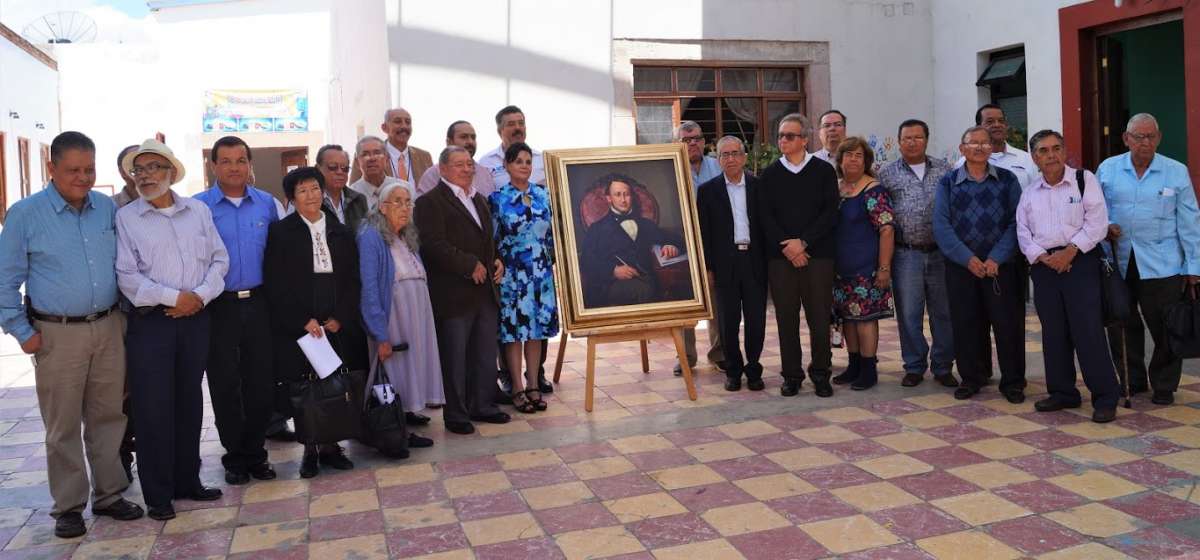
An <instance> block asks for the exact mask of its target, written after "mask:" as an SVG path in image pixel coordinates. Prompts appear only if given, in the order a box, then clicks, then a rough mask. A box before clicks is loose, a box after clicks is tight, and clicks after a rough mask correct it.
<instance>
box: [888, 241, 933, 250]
mask: <svg viewBox="0 0 1200 560" xmlns="http://www.w3.org/2000/svg"><path fill="white" fill-rule="evenodd" d="M896 245H897V246H899V247H900V248H901V249H911V250H913V251H920V252H922V253H932V252H934V251H936V250H938V246H937V244H936V243H930V244H928V245H921V244H917V243H904V242H900V243H897V244H896Z"/></svg>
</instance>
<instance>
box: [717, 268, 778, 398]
mask: <svg viewBox="0 0 1200 560" xmlns="http://www.w3.org/2000/svg"><path fill="white" fill-rule="evenodd" d="M753 261H754V259H753V258H752V257H751V256H750V252H749V251H735V256H734V265H733V269H732V270H730V271H729V276H727V277H723V278H724V279H725V281H723V282H717V283H716V289H715V292H716V294H717V303H716V304H717V306H718V307H719V308H720V309H721V313H719V314H717V319H718V321H719V322H720V329H721V341H722V342H723V343H724V344H723V350H724V353H725V375H726V376H728V377H730V378H732V379H739V378H741V376H742V374H743V373H744V374H745V375H746V378H747V379H760V378H762V365H761V364H759V363H758V359H759V357H760V356H761V355H762V349H763V339H764V338H765V337H766V331H767V286H766V283H765V282H763V279H762V278H756V277H755V275H754V271H755V270H759V269H760V268H761V267H760V266H757V265H756V263H754V262H753ZM743 317H745V321H746V339H745V348H746V353H745V355H743V354H742V350H741V349H740V348H738V330H739V327H740V326H741V322H742V318H743Z"/></svg>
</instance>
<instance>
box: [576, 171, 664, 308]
mask: <svg viewBox="0 0 1200 560" xmlns="http://www.w3.org/2000/svg"><path fill="white" fill-rule="evenodd" d="M604 181H606V182H607V183H608V185H607V186H606V187H605V188H604V196H605V198H606V199H608V205H609V211H608V214H606V215H605V216H604V217H603V218H600V219H599V220H597V221H596V222H595V223H593V224H592V225H591V227H589V228H588V230H587V233H586V234H584V238H583V256H584V258H583V259H581V268H582V271H581V272H582V273H583V276H584V278H585V281H586V285H585V293H584V305H586V306H588V307H605V306H609V305H632V304H636V303H650V302H654V301H656V300H658V299H659V298H660V294H659V290H658V282H657V281H656V280H655V278H654V264H655V257H654V252H653V249H654V246H655V245H659V246H661V251H662V256H663V258H668V259H669V258H672V257H677V256H679V253H680V251H679V247H680V246H682V245H683V243H682V240H681V239H680V238H679V236H676V235H671V234H668V233H666V232H664V231H663V230H662V228H660V227H658V224H656V223H654V222H652V221H650V220H647V219H646V218H643V217H642V215H641V209H640V208H639V207H638V204H637V195H636V194H635V193H634V192H633V186H632V185H633V183H634V181H633V179H631V178H629V177H626V176H624V175H618V174H613V175H610V176H608V177H605V178H604Z"/></svg>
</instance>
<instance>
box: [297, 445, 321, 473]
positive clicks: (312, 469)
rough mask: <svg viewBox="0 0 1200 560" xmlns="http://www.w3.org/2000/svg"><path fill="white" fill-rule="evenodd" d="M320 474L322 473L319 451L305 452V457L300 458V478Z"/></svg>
mask: <svg viewBox="0 0 1200 560" xmlns="http://www.w3.org/2000/svg"><path fill="white" fill-rule="evenodd" d="M318 474H321V466H320V459H319V458H318V457H317V452H316V451H310V452H305V453H304V458H303V459H301V460H300V478H312V477H314V476H317V475H318Z"/></svg>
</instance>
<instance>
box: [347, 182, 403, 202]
mask: <svg viewBox="0 0 1200 560" xmlns="http://www.w3.org/2000/svg"><path fill="white" fill-rule="evenodd" d="M403 182H405V181H401V180H400V179H397V178H395V177H389V176H387V175H384V177H383V182H382V183H380V184H379V186H378V187H376V186H375V185H372V184H371V183H370V182H369V181H367V178H366V177H362V178H360V179H359V180H357V181H355V182H354V184H353V185H350V188H351V189H354V192H357V193H358V194H361V195H363V196H365V197H367V210H374V209H375V207H376V206H379V191H381V190H383V187H386V186H388V185H390V184H392V183H403Z"/></svg>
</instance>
